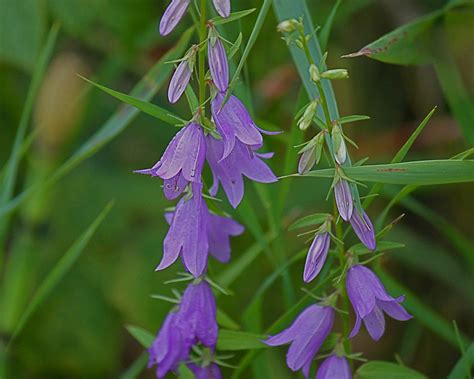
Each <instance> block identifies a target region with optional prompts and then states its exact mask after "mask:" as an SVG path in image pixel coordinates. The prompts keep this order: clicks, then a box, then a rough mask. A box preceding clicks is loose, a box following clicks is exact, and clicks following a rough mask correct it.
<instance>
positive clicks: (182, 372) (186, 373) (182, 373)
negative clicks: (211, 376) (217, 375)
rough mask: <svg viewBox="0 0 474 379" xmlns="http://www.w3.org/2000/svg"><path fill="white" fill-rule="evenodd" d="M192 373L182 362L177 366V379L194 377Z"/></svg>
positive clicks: (192, 378) (191, 378)
mask: <svg viewBox="0 0 474 379" xmlns="http://www.w3.org/2000/svg"><path fill="white" fill-rule="evenodd" d="M194 378H195V376H194V373H193V372H192V371H191V370H190V369H189V368H188V366H186V365H185V364H182V365H180V366H179V379H194Z"/></svg>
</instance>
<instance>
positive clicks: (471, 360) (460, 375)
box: [448, 343, 474, 379]
mask: <svg viewBox="0 0 474 379" xmlns="http://www.w3.org/2000/svg"><path fill="white" fill-rule="evenodd" d="M473 367H474V343H471V344H470V345H469V347H468V349H467V350H466V352H465V353H464V354H463V355H462V357H461V359H459V361H458V362H457V363H456V365H455V366H454V367H453V369H452V370H451V372H450V373H449V376H448V379H467V378H472V368H473ZM468 374H469V375H468Z"/></svg>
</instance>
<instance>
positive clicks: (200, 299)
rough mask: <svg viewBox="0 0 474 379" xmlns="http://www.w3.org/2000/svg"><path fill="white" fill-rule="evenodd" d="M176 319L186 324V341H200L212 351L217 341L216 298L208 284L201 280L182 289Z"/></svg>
mask: <svg viewBox="0 0 474 379" xmlns="http://www.w3.org/2000/svg"><path fill="white" fill-rule="evenodd" d="M177 321H178V322H180V323H181V324H182V325H185V326H186V330H185V332H186V341H188V342H189V343H191V345H196V344H197V343H201V344H203V345H204V346H206V347H208V348H210V349H211V350H212V351H214V348H215V346H216V343H217V334H218V327H217V321H216V300H215V299H214V295H213V293H212V290H211V287H210V286H209V284H208V283H207V282H206V281H205V280H202V281H201V282H199V283H198V284H190V285H188V287H187V288H186V290H185V291H184V294H183V297H182V298H181V303H180V307H179V312H178V318H177Z"/></svg>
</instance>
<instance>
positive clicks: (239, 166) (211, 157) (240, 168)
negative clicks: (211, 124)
mask: <svg viewBox="0 0 474 379" xmlns="http://www.w3.org/2000/svg"><path fill="white" fill-rule="evenodd" d="M206 139H207V151H206V158H207V161H208V162H209V165H210V166H211V170H212V175H213V178H214V183H213V185H212V187H211V188H210V190H209V192H210V194H211V195H212V196H215V195H216V194H217V190H218V187H219V183H221V184H222V187H223V188H224V191H225V193H226V195H227V198H228V199H229V202H230V204H231V205H232V206H233V207H234V208H236V207H237V205H239V203H240V201H241V200H242V197H243V195H244V179H243V177H242V176H243V175H245V176H246V177H248V178H249V179H251V180H255V181H256V182H260V183H273V182H276V181H277V180H278V179H277V177H276V176H275V174H274V173H273V172H272V170H271V169H270V168H269V167H268V166H267V165H266V164H265V163H264V162H263V161H262V160H261V158H262V157H267V156H268V155H261V154H258V153H256V152H255V151H253V149H252V148H251V147H249V146H247V145H245V144H243V143H241V142H239V141H235V145H234V148H233V149H232V151H231V153H230V154H229V155H228V156H227V158H225V159H223V160H221V159H220V157H221V156H222V153H223V151H224V149H225V147H224V145H225V142H224V141H222V140H217V139H215V138H213V137H212V136H210V135H208V136H207V137H206Z"/></svg>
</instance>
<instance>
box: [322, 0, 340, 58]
mask: <svg viewBox="0 0 474 379" xmlns="http://www.w3.org/2000/svg"><path fill="white" fill-rule="evenodd" d="M339 5H341V0H337V1H336V3H335V4H334V6H333V7H332V9H331V13H329V16H328V17H327V19H326V23H325V24H324V26H323V27H322V28H321V31H320V32H319V38H318V39H319V44H320V46H321V50H322V51H325V50H326V46H327V45H328V41H329V35H330V34H331V29H332V24H333V23H334V18H335V17H336V13H337V9H338V8H339Z"/></svg>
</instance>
